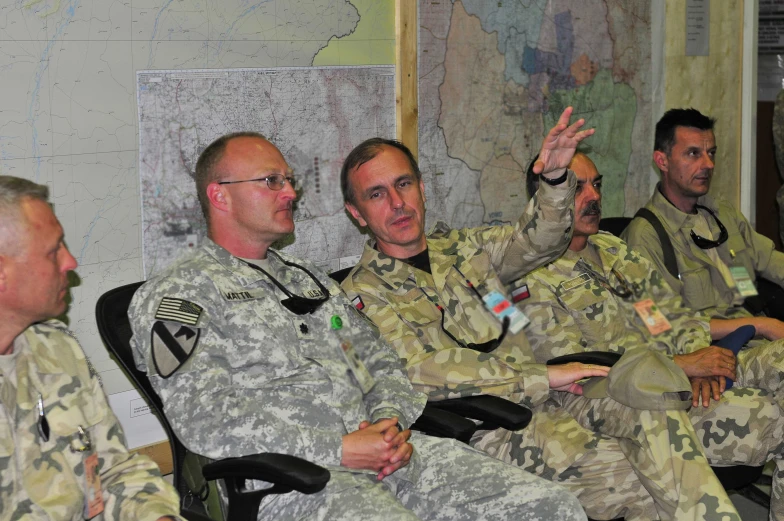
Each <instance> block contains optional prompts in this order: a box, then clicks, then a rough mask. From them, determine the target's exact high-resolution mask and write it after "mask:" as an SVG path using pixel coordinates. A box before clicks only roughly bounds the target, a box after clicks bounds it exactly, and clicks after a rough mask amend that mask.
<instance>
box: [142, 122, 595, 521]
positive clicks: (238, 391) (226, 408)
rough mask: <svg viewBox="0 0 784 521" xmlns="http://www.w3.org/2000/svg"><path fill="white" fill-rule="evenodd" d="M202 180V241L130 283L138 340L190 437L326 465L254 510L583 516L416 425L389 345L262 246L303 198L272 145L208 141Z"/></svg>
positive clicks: (267, 515) (223, 449) (308, 275)
mask: <svg viewBox="0 0 784 521" xmlns="http://www.w3.org/2000/svg"><path fill="white" fill-rule="evenodd" d="M196 189H197V191H198V197H199V201H200V203H201V206H202V209H203V211H204V215H205V217H206V219H207V223H208V239H206V240H205V241H204V243H203V244H202V245H201V246H200V247H199V248H198V249H197V250H196V251H195V252H193V254H191V255H190V256H189V257H187V258H185V259H183V260H181V261H179V262H178V263H177V264H175V265H174V266H172V267H170V268H168V269H167V270H165V271H164V272H163V273H162V274H160V275H158V276H155V277H154V278H152V279H150V280H149V281H148V282H147V283H146V284H145V285H144V286H142V287H141V288H140V289H139V290H138V291H137V293H136V295H135V296H134V299H133V302H132V304H131V307H130V310H129V314H130V317H131V323H132V327H133V331H134V336H133V341H132V342H133V345H134V350H135V356H136V361H137V365H138V366H139V368H140V369H142V370H144V371H146V372H147V374H148V375H149V376H150V380H151V382H152V385H153V386H154V387H155V389H156V391H157V392H158V393H159V395H160V396H161V398H162V400H163V404H164V410H165V413H166V415H167V417H168V419H169V421H170V423H171V425H172V427H173V429H174V431H175V433H176V435H177V436H178V437H179V438H180V439H181V440H182V441H183V443H184V444H185V446H186V447H188V449H189V450H191V451H193V452H194V453H196V454H198V455H201V456H205V457H207V458H211V459H221V458H227V457H235V456H243V455H248V454H256V453H261V452H279V453H285V454H291V455H294V456H299V457H302V458H305V459H307V460H310V461H312V462H313V463H316V464H318V465H322V466H324V467H326V468H327V469H329V471H330V474H331V478H330V481H329V483H328V484H327V486H326V488H325V489H324V490H323V491H321V492H318V493H315V494H310V495H304V494H300V493H299V492H291V493H289V494H282V495H272V496H268V497H267V498H265V499H264V500H263V501H262V503H261V508H260V510H259V516H260V518H263V519H276V520H294V519H298V520H299V519H345V520H353V519H366V520H371V521H374V520H382V519H395V520H398V519H399V520H410V521H414V520H419V519H423V520H434V521H435V520H444V521H446V520H455V521H469V520H475V519H477V520H478V519H483V520H488V521H490V520H497V521H502V520H507V519H508V520H516V519H519V520H531V521H533V520H556V519H557V520H561V519H565V520H578V519H585V515H584V513H583V512H582V510H581V509H580V506H579V503H578V502H577V500H576V499H575V498H574V497H573V496H571V495H569V494H568V493H567V492H566V491H565V490H564V489H562V488H560V487H558V486H557V485H554V484H552V483H549V482H547V481H545V480H542V479H540V478H537V477H535V476H533V475H531V474H528V473H526V472H523V471H521V470H520V469H517V468H515V467H512V466H509V465H505V464H503V463H501V462H499V461H496V460H493V459H492V458H488V457H487V456H485V455H483V454H482V453H481V452H479V451H477V450H475V449H472V448H470V447H469V446H467V445H463V444H461V443H459V442H457V441H455V440H443V439H437V438H432V437H429V436H424V435H421V434H419V433H413V434H412V432H411V431H410V430H409V427H410V426H411V424H412V423H414V421H415V420H416V419H417V418H418V417H419V415H420V413H421V412H422V410H423V408H424V405H425V397H424V395H422V394H420V393H418V392H416V391H414V390H413V389H412V387H411V384H410V383H409V381H408V379H407V378H406V376H405V373H404V372H403V369H402V367H401V365H400V361H399V359H398V357H397V355H396V354H395V353H394V351H392V349H391V348H390V347H389V345H387V344H386V343H385V342H384V341H382V340H381V339H379V337H378V334H377V332H376V331H375V330H374V329H373V328H372V327H371V326H370V325H369V324H368V323H366V321H365V319H364V318H362V317H361V316H360V315H359V314H358V313H357V312H356V310H355V309H354V307H353V306H352V305H351V303H350V302H349V301H348V299H346V297H345V296H344V295H343V294H342V293H341V292H340V288H339V287H338V286H337V285H336V283H335V282H333V281H331V280H330V279H329V278H328V277H327V276H326V275H325V274H324V273H322V272H321V271H320V270H319V269H318V268H316V267H315V266H313V265H312V264H310V263H308V262H306V261H303V260H299V259H296V258H294V257H292V256H290V255H287V254H285V253H283V252H278V251H275V250H274V249H272V248H270V246H271V245H272V243H274V242H275V241H277V240H279V239H281V238H283V237H285V236H286V235H288V234H290V233H292V232H293V231H294V219H293V215H292V204H293V203H294V200H295V199H296V197H297V194H296V192H295V190H294V181H293V179H292V176H291V170H290V168H289V166H288V164H287V163H286V160H285V159H284V158H283V156H282V155H281V153H280V151H279V150H278V149H277V148H276V147H275V146H274V145H273V144H272V143H270V142H269V141H267V140H266V139H265V138H264V137H263V136H261V135H259V134H256V133H252V132H243V133H237V134H230V135H226V136H223V137H221V138H219V139H217V140H216V141H214V142H213V143H212V144H210V145H209V146H208V147H207V148H206V149H205V150H204V151H203V152H202V154H201V156H200V157H199V160H198V162H197V165H196ZM262 486H264V484H262V483H252V484H251V487H252V488H256V487H262Z"/></svg>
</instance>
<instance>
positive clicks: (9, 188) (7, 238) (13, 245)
mask: <svg viewBox="0 0 784 521" xmlns="http://www.w3.org/2000/svg"><path fill="white" fill-rule="evenodd" d="M31 199H32V200H38V201H42V202H44V203H48V201H49V188H47V187H46V186H45V185H39V184H36V183H33V182H32V181H28V180H27V179H22V178H20V177H12V176H0V255H13V254H16V253H18V245H19V244H20V242H21V241H20V235H21V234H22V233H23V232H24V230H22V226H23V225H24V224H25V223H24V222H22V220H23V218H24V212H23V211H22V203H24V202H25V201H27V200H31Z"/></svg>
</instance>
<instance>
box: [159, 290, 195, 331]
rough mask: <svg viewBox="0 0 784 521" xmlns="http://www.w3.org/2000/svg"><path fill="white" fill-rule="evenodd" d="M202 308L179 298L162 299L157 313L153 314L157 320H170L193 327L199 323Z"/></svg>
mask: <svg viewBox="0 0 784 521" xmlns="http://www.w3.org/2000/svg"><path fill="white" fill-rule="evenodd" d="M202 310H203V308H202V307H201V306H199V305H198V304H194V303H193V302H188V301H187V300H182V299H181V298H171V297H163V299H162V300H161V303H160V305H159V306H158V311H157V312H156V313H155V318H156V319H157V320H171V321H173V322H180V323H181V324H188V325H191V326H195V325H196V323H197V322H198V321H199V317H200V316H201V312H202Z"/></svg>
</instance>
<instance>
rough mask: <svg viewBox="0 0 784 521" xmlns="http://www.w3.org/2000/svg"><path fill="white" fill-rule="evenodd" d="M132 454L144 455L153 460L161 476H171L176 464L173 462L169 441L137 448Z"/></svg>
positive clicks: (132, 450)
mask: <svg viewBox="0 0 784 521" xmlns="http://www.w3.org/2000/svg"><path fill="white" fill-rule="evenodd" d="M130 452H137V453H139V454H144V455H145V456H147V457H149V458H150V459H151V460H153V461H154V462H155V463H156V464H157V465H158V467H160V469H161V474H163V475H164V476H165V475H166V474H171V473H172V471H173V469H174V462H173V460H172V453H171V446H170V445H169V442H168V441H162V442H160V443H153V444H152V445H145V446H144V447H137V448H135V449H131V451H130Z"/></svg>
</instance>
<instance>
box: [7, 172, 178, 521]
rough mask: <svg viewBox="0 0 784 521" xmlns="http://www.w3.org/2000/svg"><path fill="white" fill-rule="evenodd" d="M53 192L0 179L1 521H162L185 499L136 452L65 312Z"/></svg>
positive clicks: (66, 261) (63, 260) (64, 271)
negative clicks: (51, 199)
mask: <svg viewBox="0 0 784 521" xmlns="http://www.w3.org/2000/svg"><path fill="white" fill-rule="evenodd" d="M48 192H49V191H48V189H47V187H46V186H42V185H38V184H35V183H33V182H31V181H27V180H25V179H20V178H17V177H9V176H0V389H2V393H0V519H2V520H14V521H48V520H52V519H58V520H63V521H77V520H82V519H91V518H96V516H97V519H104V520H107V521H155V520H158V521H164V520H172V519H175V518H176V519H181V518H180V517H179V516H178V515H177V514H178V513H179V498H178V497H177V494H176V493H175V491H174V488H172V486H171V485H169V484H168V483H166V482H165V481H164V480H163V479H162V478H161V475H160V472H159V471H158V467H157V466H156V465H155V463H153V462H152V461H150V459H149V458H147V457H146V456H141V455H139V454H134V455H131V454H129V453H128V449H127V448H126V447H125V437H124V436H123V432H122V428H121V427H120V424H119V423H118V422H117V418H116V417H115V416H114V413H112V411H111V409H110V408H109V405H108V403H107V402H106V395H105V394H104V392H103V389H102V388H101V384H100V381H99V379H98V376H97V375H96V374H95V373H94V371H93V370H92V368H91V367H90V366H89V365H88V363H87V360H86V358H85V356H84V353H83V352H82V349H81V347H79V343H78V341H77V340H76V338H75V337H74V336H73V333H71V332H70V331H68V330H67V329H66V327H65V325H64V324H63V323H62V322H59V321H57V320H55V319H54V317H57V316H60V315H62V314H63V313H65V310H66V307H67V306H66V300H65V297H66V295H67V293H68V279H67V275H68V272H69V271H71V270H73V269H75V268H76V260H75V259H74V258H73V256H72V255H71V254H70V252H69V251H68V248H66V246H65V239H64V237H63V228H62V227H61V226H60V223H59V222H58V221H57V218H56V217H55V215H54V213H53V212H52V208H51V206H50V205H49V203H48V202H47V199H48Z"/></svg>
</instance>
